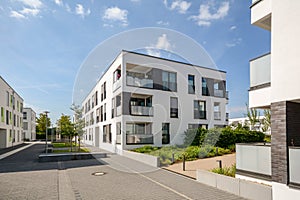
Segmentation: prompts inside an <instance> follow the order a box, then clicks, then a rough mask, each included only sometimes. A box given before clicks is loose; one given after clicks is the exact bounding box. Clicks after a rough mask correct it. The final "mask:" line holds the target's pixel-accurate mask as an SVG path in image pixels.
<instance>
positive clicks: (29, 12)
mask: <svg viewBox="0 0 300 200" xmlns="http://www.w3.org/2000/svg"><path fill="white" fill-rule="evenodd" d="M39 12H40V10H39V9H36V8H23V10H21V11H20V13H22V14H24V15H32V16H36V15H37V14H39Z"/></svg>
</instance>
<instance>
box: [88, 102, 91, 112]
mask: <svg viewBox="0 0 300 200" xmlns="http://www.w3.org/2000/svg"><path fill="white" fill-rule="evenodd" d="M90 110H91V100H90V99H89V100H88V111H90Z"/></svg>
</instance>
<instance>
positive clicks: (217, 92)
mask: <svg viewBox="0 0 300 200" xmlns="http://www.w3.org/2000/svg"><path fill="white" fill-rule="evenodd" d="M214 96H215V97H224V90H218V89H215V90H214Z"/></svg>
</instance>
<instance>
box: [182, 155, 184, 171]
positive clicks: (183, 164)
mask: <svg viewBox="0 0 300 200" xmlns="http://www.w3.org/2000/svg"><path fill="white" fill-rule="evenodd" d="M182 169H183V171H185V155H183V162H182Z"/></svg>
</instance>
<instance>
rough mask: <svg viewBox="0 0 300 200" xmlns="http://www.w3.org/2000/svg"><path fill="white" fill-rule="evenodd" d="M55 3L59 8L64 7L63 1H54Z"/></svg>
mask: <svg viewBox="0 0 300 200" xmlns="http://www.w3.org/2000/svg"><path fill="white" fill-rule="evenodd" d="M54 2H55V3H56V5H58V6H63V5H64V3H63V1H62V0H54Z"/></svg>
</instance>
